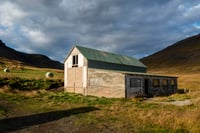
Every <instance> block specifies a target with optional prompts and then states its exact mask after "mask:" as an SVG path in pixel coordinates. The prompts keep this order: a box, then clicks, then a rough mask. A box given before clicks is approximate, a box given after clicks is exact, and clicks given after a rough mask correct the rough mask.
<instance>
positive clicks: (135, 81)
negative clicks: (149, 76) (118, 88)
mask: <svg viewBox="0 0 200 133" xmlns="http://www.w3.org/2000/svg"><path fill="white" fill-rule="evenodd" d="M129 86H130V88H135V87H142V80H141V79H140V78H130V79H129Z"/></svg>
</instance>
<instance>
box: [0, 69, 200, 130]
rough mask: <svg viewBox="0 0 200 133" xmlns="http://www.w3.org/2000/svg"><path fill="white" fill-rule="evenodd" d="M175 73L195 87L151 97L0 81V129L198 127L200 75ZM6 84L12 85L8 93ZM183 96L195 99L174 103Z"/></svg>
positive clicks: (38, 74)
mask: <svg viewBox="0 0 200 133" xmlns="http://www.w3.org/2000/svg"><path fill="white" fill-rule="evenodd" d="M46 71H50V70H49V69H35V68H25V69H24V70H11V72H10V73H3V72H0V74H1V77H18V76H20V77H23V78H28V79H42V78H45V76H44V75H45V73H46ZM51 71H52V72H53V73H55V77H54V78H55V79H63V71H60V70H51ZM154 73H155V72H154ZM160 73H161V72H160ZM162 73H163V74H164V71H163V72H162ZM162 73H161V74H162ZM20 74H21V75H20ZM168 74H169V73H168ZM173 75H176V76H179V86H180V87H181V88H189V89H191V91H190V93H187V94H174V95H171V96H169V97H155V98H151V99H146V98H134V99H123V98H122V99H112V98H98V97H93V96H82V95H80V94H73V93H64V92H52V91H47V90H32V91H21V90H19V91H14V92H13V91H12V90H9V89H8V88H6V87H2V88H0V132H9V131H13V132H67V131H71V132H83V133H87V132H88V133H91V132H92V133H93V132H107V133H113V132H116V133H117V132H119V133H126V132H127V133H129V132H145V133H146V132H150V133H151V132H158V133H160V132H163V133H165V132H167V133H168V132H171V133H182V132H185V133H187V132H191V133H197V132H200V113H199V111H200V98H199V95H200V89H198V86H199V81H198V79H199V76H198V74H195V73H186V74H183V73H181V74H180V73H174V74H173ZM4 89H8V91H6V93H5V92H4V91H3V90H4ZM185 100H190V101H191V102H192V104H189V105H186V106H178V105H173V104H171V103H172V102H174V101H185ZM11 125H12V126H11Z"/></svg>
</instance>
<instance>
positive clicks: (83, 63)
mask: <svg viewBox="0 0 200 133" xmlns="http://www.w3.org/2000/svg"><path fill="white" fill-rule="evenodd" d="M73 55H78V66H76V67H73V64H72V58H73ZM64 80H65V82H64V83H65V84H64V87H65V91H67V92H74V93H82V94H84V93H85V88H86V86H87V60H86V59H85V58H84V57H83V55H82V54H81V53H80V52H79V51H78V49H77V48H74V49H73V50H72V51H71V53H70V55H69V56H68V58H67V59H66V61H65V73H64Z"/></svg>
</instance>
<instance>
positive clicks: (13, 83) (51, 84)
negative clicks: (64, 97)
mask: <svg viewBox="0 0 200 133" xmlns="http://www.w3.org/2000/svg"><path fill="white" fill-rule="evenodd" d="M4 85H7V86H8V87H9V88H10V89H14V90H15V89H17V90H38V89H46V90H49V89H53V88H57V87H61V86H63V81H61V80H49V79H46V80H44V79H23V78H0V87H2V86H4Z"/></svg>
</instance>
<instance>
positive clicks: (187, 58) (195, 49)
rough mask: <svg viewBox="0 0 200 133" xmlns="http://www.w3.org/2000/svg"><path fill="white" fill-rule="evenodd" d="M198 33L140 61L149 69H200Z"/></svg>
mask: <svg viewBox="0 0 200 133" xmlns="http://www.w3.org/2000/svg"><path fill="white" fill-rule="evenodd" d="M199 59H200V34H198V35H195V36H192V37H189V38H186V39H184V40H181V41H179V42H176V43H175V44H173V45H171V46H169V47H167V48H165V49H163V50H161V51H159V52H157V53H155V54H153V55H150V56H148V57H145V58H142V59H141V61H142V62H143V63H144V64H145V65H146V66H147V67H148V69H149V70H150V71H151V70H153V69H166V68H167V69H173V70H175V71H179V70H180V71H184V72H188V71H193V72H196V71H200V60H199Z"/></svg>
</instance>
